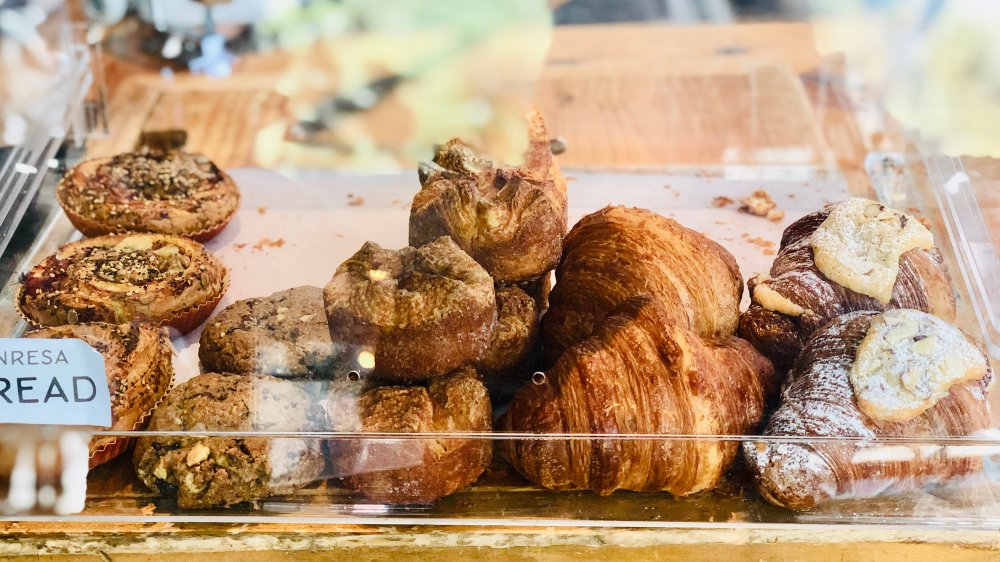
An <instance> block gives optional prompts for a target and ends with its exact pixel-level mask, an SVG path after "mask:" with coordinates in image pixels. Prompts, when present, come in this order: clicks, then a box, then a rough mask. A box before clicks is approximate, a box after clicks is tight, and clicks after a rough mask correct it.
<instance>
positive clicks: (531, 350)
mask: <svg viewBox="0 0 1000 562" xmlns="http://www.w3.org/2000/svg"><path fill="white" fill-rule="evenodd" d="M496 295H497V328H496V331H495V332H493V339H492V340H491V341H490V345H489V347H488V348H486V353H485V354H483V357H482V358H481V359H480V360H479V361H477V362H476V370H477V371H479V373H481V374H482V375H483V378H484V379H485V381H486V384H487V386H488V387H489V388H490V391H491V394H492V392H493V391H494V390H498V391H502V390H506V391H508V392H507V393H513V391H514V390H515V389H514V386H519V385H518V383H519V382H521V381H520V380H512V379H519V378H520V377H517V376H516V375H517V374H518V370H519V369H518V368H519V367H522V366H523V365H524V364H525V363H526V362H527V361H528V360H529V359H530V358H531V357H532V356H533V355H534V354H535V351H537V348H538V339H539V338H538V331H539V330H538V304H537V303H535V299H533V298H531V297H530V296H528V294H527V293H525V292H524V291H522V290H521V289H520V288H518V287H513V286H512V287H497V289H496ZM504 383H512V384H506V385H505V384H504ZM505 386H506V387H509V388H501V387H505Z"/></svg>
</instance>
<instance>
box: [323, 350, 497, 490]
mask: <svg viewBox="0 0 1000 562" xmlns="http://www.w3.org/2000/svg"><path fill="white" fill-rule="evenodd" d="M359 384H360V383H359ZM326 404H327V409H328V417H329V419H330V420H331V422H332V427H333V430H334V431H345V432H355V431H362V432H373V433H434V432H440V433H445V432H464V433H468V432H484V433H489V432H490V431H491V423H490V417H491V413H490V398H489V395H488V394H487V392H486V387H484V386H483V383H481V382H480V381H479V378H478V377H477V376H476V371H475V369H473V368H471V367H465V368H463V369H461V370H459V371H456V372H454V373H452V374H450V375H448V376H445V377H439V378H436V379H434V380H432V381H430V382H429V383H428V384H427V386H426V387H424V386H383V387H378V388H374V389H371V390H368V391H366V392H364V393H363V394H360V396H358V394H357V393H352V392H350V391H348V390H345V389H344V388H343V387H338V386H334V387H331V392H330V396H329V399H328V400H327V401H326ZM330 447H331V456H332V459H333V466H334V473H335V474H338V475H340V476H342V477H343V479H344V483H345V484H346V485H347V486H348V487H350V488H353V489H356V490H359V491H360V492H361V493H363V494H364V495H365V496H367V497H368V498H370V499H372V500H375V501H379V502H387V503H414V502H430V501H434V500H436V499H438V498H440V497H443V496H447V495H449V494H453V493H455V492H456V491H458V490H460V489H462V488H464V487H465V486H467V485H469V484H471V483H472V482H475V481H476V479H477V478H479V475H480V474H482V473H483V471H484V470H486V467H487V466H488V465H489V463H490V459H491V458H492V450H493V447H492V441H491V440H490V439H488V438H483V439H447V438H444V437H441V438H433V439H430V438H429V439H385V440H382V439H351V440H341V441H331V442H330Z"/></svg>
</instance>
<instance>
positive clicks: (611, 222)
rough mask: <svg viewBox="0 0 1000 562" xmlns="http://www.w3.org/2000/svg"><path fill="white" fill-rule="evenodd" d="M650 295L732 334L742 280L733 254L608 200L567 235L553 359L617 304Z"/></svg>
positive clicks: (675, 314)
mask: <svg viewBox="0 0 1000 562" xmlns="http://www.w3.org/2000/svg"><path fill="white" fill-rule="evenodd" d="M643 294H648V295H650V296H651V297H653V298H654V299H656V300H657V301H658V302H659V303H660V305H661V306H662V308H663V312H664V314H665V315H666V318H667V319H668V320H669V321H670V322H671V323H673V324H677V325H678V326H680V327H683V328H686V329H689V330H691V331H692V332H694V333H695V334H696V335H698V336H702V337H709V338H717V337H722V338H724V337H728V336H730V335H732V334H733V333H734V332H735V331H736V327H737V324H738V322H739V302H740V297H741V296H742V294H743V279H742V277H741V276H740V270H739V266H737V264H736V259H735V258H733V256H732V254H730V253H729V252H728V251H726V249H725V248H723V247H722V246H720V245H719V244H717V243H716V242H714V241H712V240H710V239H708V238H706V237H705V236H703V235H701V234H700V233H698V232H695V231H693V230H690V229H688V228H685V227H684V226H681V225H680V224H678V223H677V222H676V221H674V220H671V219H668V218H664V217H662V216H660V215H658V214H656V213H654V212H652V211H649V210H646V209H635V208H628V207H606V208H604V209H602V210H600V211H598V212H596V213H593V214H591V215H587V216H586V217H584V218H582V219H581V220H580V222H578V223H577V224H576V225H575V226H574V227H573V229H572V230H571V231H570V233H569V234H568V235H567V236H566V239H565V240H564V242H563V256H562V260H561V261H560V262H559V266H558V268H556V285H555V287H554V288H553V289H552V293H551V294H550V295H549V311H548V313H547V314H546V315H545V316H544V317H543V319H542V342H543V344H544V346H545V355H546V357H547V358H548V359H549V360H550V361H551V360H554V359H555V358H557V357H558V356H559V355H560V354H561V353H562V352H563V351H564V350H565V349H566V348H568V347H569V346H571V345H573V344H575V343H576V342H578V341H581V340H583V339H584V338H586V337H587V336H589V335H590V333H591V332H592V331H593V330H594V329H595V328H596V327H597V325H598V323H599V322H600V321H601V320H602V319H603V318H604V316H605V315H607V314H608V312H610V311H611V310H612V309H613V308H614V307H615V306H617V305H618V304H620V303H621V302H623V301H624V300H626V299H628V298H629V297H633V296H637V295H643Z"/></svg>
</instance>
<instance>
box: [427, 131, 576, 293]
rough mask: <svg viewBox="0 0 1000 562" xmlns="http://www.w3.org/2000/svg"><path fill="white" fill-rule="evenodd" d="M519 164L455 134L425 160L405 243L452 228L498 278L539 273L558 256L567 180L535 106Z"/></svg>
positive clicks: (563, 230) (463, 245) (518, 278)
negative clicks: (503, 161)
mask: <svg viewBox="0 0 1000 562" xmlns="http://www.w3.org/2000/svg"><path fill="white" fill-rule="evenodd" d="M529 134H530V140H529V148H528V153H527V154H526V155H525V162H524V165H523V166H521V167H519V168H511V167H506V166H497V165H495V164H494V163H493V161H491V160H489V159H488V158H485V157H483V156H480V155H479V154H477V153H476V152H474V151H473V150H472V149H471V148H469V147H468V146H466V145H465V144H464V143H463V142H462V141H460V140H458V139H453V140H451V141H449V142H447V143H445V144H444V145H442V146H441V148H440V149H439V150H438V151H437V154H435V156H434V161H433V163H430V164H425V165H423V167H422V169H421V173H420V179H421V182H420V183H421V186H422V188H421V190H420V191H419V192H418V193H417V195H416V196H414V198H413V204H412V206H411V208H410V245H412V246H419V245H421V244H426V243H427V242H430V241H431V240H434V239H435V238H437V237H439V236H451V237H452V238H453V239H455V241H456V242H457V243H458V245H459V246H460V247H461V248H462V249H463V250H465V251H466V252H468V253H469V255H471V256H472V257H473V258H475V260H476V261H478V262H479V263H480V264H482V266H483V267H485V268H486V271H488V272H490V275H492V276H493V277H494V278H495V279H496V280H497V281H503V282H514V281H527V280H530V279H536V278H538V277H540V276H542V275H543V274H545V273H546V272H548V271H549V270H551V269H552V268H553V267H555V265H556V262H557V261H558V260H559V252H560V248H561V247H562V238H563V236H564V235H565V234H566V221H567V215H566V184H565V180H564V179H563V177H562V174H561V173H560V172H559V168H558V166H556V164H555V162H554V161H553V159H552V152H551V150H550V148H549V137H548V134H547V133H546V132H545V125H544V123H542V118H541V116H540V115H539V114H538V113H532V114H531V115H530V116H529Z"/></svg>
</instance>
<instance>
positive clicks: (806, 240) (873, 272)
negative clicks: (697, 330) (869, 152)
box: [740, 199, 955, 369]
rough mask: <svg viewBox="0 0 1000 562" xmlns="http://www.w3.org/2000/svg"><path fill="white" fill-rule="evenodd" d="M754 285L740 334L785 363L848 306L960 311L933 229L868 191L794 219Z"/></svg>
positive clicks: (949, 314)
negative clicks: (866, 194) (868, 196)
mask: <svg viewBox="0 0 1000 562" xmlns="http://www.w3.org/2000/svg"><path fill="white" fill-rule="evenodd" d="M747 285H748V288H749V289H750V296H751V303H750V307H749V309H748V310H747V311H746V312H744V313H743V314H742V315H741V317H740V336H741V337H743V338H746V339H747V340H748V341H749V342H750V343H752V344H753V345H754V347H756V348H757V349H759V350H760V351H761V353H763V354H764V355H766V356H768V358H770V359H771V360H772V361H773V362H774V363H775V365H776V366H778V367H779V368H781V369H787V368H789V367H791V365H792V362H794V361H795V358H796V357H797V356H798V354H799V351H801V349H802V346H803V345H805V343H806V341H808V339H809V337H810V335H812V333H813V332H814V331H816V330H817V329H819V328H820V327H821V326H823V325H824V324H826V323H827V322H829V321H830V320H832V319H833V318H834V317H836V316H838V315H840V314H844V313H847V312H853V311H857V310H872V311H882V310H889V309H893V308H913V309H917V310H922V311H924V312H929V313H931V314H934V315H936V316H938V317H940V318H942V319H943V320H945V321H947V322H950V321H952V320H953V319H954V318H955V294H954V291H953V290H952V285H951V278H950V277H949V275H948V270H947V269H946V268H945V265H944V259H943V257H942V255H941V252H940V250H938V248H937V247H935V245H934V240H933V236H932V235H931V232H930V231H929V230H928V229H927V228H926V227H924V226H923V225H922V224H921V223H920V221H918V220H916V219H915V218H913V217H911V216H909V215H907V214H905V213H902V212H900V211H896V210H894V209H891V208H889V207H886V206H885V205H882V204H880V203H878V202H876V201H871V200H868V199H848V200H846V201H841V202H839V203H833V204H831V205H828V206H827V207H825V208H823V209H822V210H820V211H817V212H815V213H811V214H808V215H806V216H804V217H802V218H801V219H799V220H797V221H795V222H794V223H792V224H791V225H789V226H788V228H786V229H785V232H784V234H783V235H782V237H781V246H780V249H779V250H778V255H777V256H776V257H775V258H774V263H773V264H772V265H771V269H770V271H769V272H768V273H767V274H761V275H755V276H753V277H751V278H750V280H749V281H748V282H747Z"/></svg>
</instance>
